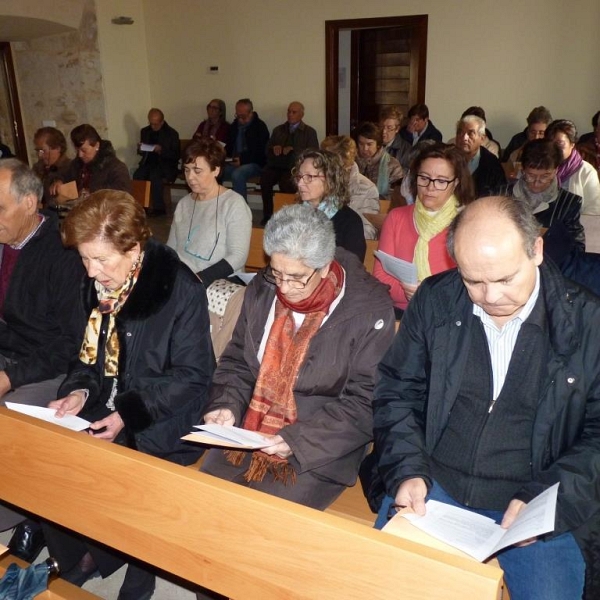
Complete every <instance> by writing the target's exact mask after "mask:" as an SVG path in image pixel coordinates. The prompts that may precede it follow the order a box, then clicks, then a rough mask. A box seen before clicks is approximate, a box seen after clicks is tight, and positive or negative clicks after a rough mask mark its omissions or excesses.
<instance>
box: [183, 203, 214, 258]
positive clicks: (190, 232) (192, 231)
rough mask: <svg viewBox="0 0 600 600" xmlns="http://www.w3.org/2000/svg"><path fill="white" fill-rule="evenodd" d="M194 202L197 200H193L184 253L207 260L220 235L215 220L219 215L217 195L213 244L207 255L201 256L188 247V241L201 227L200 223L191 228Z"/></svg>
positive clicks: (210, 256)
mask: <svg viewBox="0 0 600 600" xmlns="http://www.w3.org/2000/svg"><path fill="white" fill-rule="evenodd" d="M196 202H197V200H195V201H194V208H193V209H192V216H191V218H190V228H189V230H188V234H187V239H186V241H185V244H184V246H183V249H184V251H185V252H186V254H189V255H190V256H193V257H194V258H199V259H200V260H206V261H209V260H210V259H211V258H212V257H213V254H214V253H215V249H216V247H217V244H218V243H219V237H220V236H221V232H220V231H217V222H218V216H219V196H218V195H217V207H216V209H215V243H214V244H213V247H212V250H211V251H210V254H209V255H208V256H202V255H200V254H197V253H196V252H193V251H192V250H190V249H189V245H190V242H191V241H192V238H193V237H196V234H197V233H198V232H199V231H200V228H201V225H196V227H194V228H193V229H192V224H193V222H194V213H195V212H196Z"/></svg>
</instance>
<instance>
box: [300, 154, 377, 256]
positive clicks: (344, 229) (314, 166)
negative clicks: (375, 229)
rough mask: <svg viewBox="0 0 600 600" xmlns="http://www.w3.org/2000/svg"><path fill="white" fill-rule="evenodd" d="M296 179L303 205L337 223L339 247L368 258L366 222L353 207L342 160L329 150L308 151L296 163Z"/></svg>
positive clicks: (336, 239)
mask: <svg viewBox="0 0 600 600" xmlns="http://www.w3.org/2000/svg"><path fill="white" fill-rule="evenodd" d="M292 179H293V180H294V181H295V182H296V186H297V188H298V198H299V199H300V200H301V201H302V203H303V204H305V205H308V206H312V207H313V208H315V209H318V210H320V211H321V212H323V213H325V215H326V216H327V217H328V218H329V219H331V222H332V223H333V230H334V232H335V245H336V246H341V247H342V248H346V250H349V251H350V252H352V253H354V254H356V256H358V258H359V259H360V260H361V262H362V261H363V260H364V259H365V254H366V252H367V244H366V242H365V234H364V229H363V225H362V220H361V218H360V216H359V214H358V213H357V212H355V211H354V210H353V209H352V208H350V206H349V202H350V190H349V179H348V173H347V171H346V169H345V168H344V163H343V162H342V159H341V158H340V156H338V155H337V154H334V153H333V152H329V151H328V150H305V151H304V152H302V153H301V154H300V155H299V156H298V159H297V160H296V166H295V167H294V168H293V169H292Z"/></svg>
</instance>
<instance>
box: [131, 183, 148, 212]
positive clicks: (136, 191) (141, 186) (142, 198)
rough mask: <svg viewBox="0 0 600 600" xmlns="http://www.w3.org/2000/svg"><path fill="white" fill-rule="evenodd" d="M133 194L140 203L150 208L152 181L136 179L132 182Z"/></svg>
mask: <svg viewBox="0 0 600 600" xmlns="http://www.w3.org/2000/svg"><path fill="white" fill-rule="evenodd" d="M131 195H132V196H133V197H134V198H135V201H136V202H137V203H138V204H141V205H142V206H143V207H144V208H150V182H149V181H141V180H138V179H134V180H133V181H132V182H131Z"/></svg>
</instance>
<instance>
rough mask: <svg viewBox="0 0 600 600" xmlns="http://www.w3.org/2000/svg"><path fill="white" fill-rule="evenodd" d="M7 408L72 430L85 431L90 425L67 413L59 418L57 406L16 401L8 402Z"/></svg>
mask: <svg viewBox="0 0 600 600" xmlns="http://www.w3.org/2000/svg"><path fill="white" fill-rule="evenodd" d="M6 408H10V410H14V411H16V412H20V413H23V414H24V415H29V416H30V417H35V418H36V419H41V420H42V421H47V422H48V423H54V425H60V426H61V427H66V428H67V429H71V430H72V431H83V430H84V429H87V428H88V427H89V426H90V422H89V421H86V420H85V419H82V418H81V417H76V416H74V415H65V416H64V417H62V418H60V419H57V418H56V417H55V416H54V415H55V414H56V409H55V408H46V407H44V406H29V405H28V404H17V403H16V402H7V403H6Z"/></svg>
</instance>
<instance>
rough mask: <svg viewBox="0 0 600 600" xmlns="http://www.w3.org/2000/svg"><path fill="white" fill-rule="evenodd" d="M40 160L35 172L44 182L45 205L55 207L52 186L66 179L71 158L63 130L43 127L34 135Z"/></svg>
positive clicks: (36, 164) (43, 199)
mask: <svg viewBox="0 0 600 600" xmlns="http://www.w3.org/2000/svg"><path fill="white" fill-rule="evenodd" d="M33 143H34V144H35V151H36V153H37V156H38V161H37V163H35V164H34V165H33V170H34V172H35V174H36V175H37V176H38V177H39V178H40V179H41V180H42V183H43V184H44V196H43V198H42V204H43V205H44V207H54V206H55V201H54V197H53V196H52V194H51V193H50V187H51V186H52V184H53V183H54V182H55V181H65V180H66V178H67V173H68V172H69V167H70V166H71V159H70V158H69V157H68V156H67V140H66V139H65V136H64V135H63V133H62V131H59V130H58V129H56V128H55V127H41V128H40V129H38V130H37V131H36V132H35V134H34V136H33Z"/></svg>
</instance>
